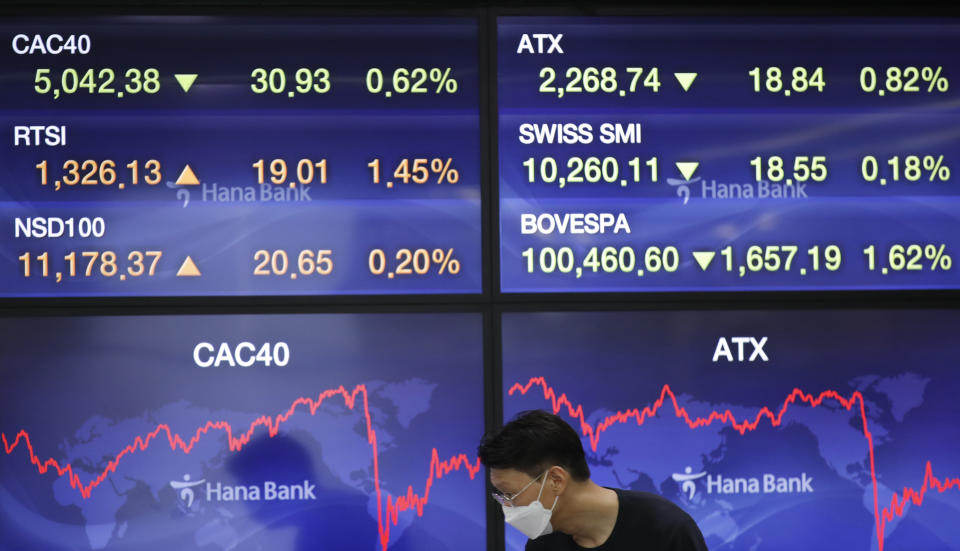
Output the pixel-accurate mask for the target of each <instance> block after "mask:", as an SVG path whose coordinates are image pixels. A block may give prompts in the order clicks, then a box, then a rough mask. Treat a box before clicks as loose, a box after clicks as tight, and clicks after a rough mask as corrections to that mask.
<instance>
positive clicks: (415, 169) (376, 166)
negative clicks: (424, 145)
mask: <svg viewBox="0 0 960 551" xmlns="http://www.w3.org/2000/svg"><path fill="white" fill-rule="evenodd" d="M380 165H381V163H380V159H374V160H372V161H370V162H369V163H367V166H368V167H369V168H370V170H371V172H372V176H373V183H374V184H379V183H380V180H381V174H380ZM452 165H453V159H451V158H450V157H447V158H446V159H441V158H433V159H401V160H400V162H399V163H397V166H396V168H395V169H394V171H393V179H391V180H388V181H387V183H386V186H387V189H392V188H393V186H394V183H395V182H400V183H404V184H410V183H414V184H426V183H428V182H431V181H432V182H435V183H437V184H456V183H457V182H459V181H460V172H459V171H458V170H457V169H456V168H453V166H452Z"/></svg>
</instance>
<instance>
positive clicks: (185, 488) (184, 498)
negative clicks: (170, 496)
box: [170, 474, 206, 510]
mask: <svg viewBox="0 0 960 551" xmlns="http://www.w3.org/2000/svg"><path fill="white" fill-rule="evenodd" d="M204 482H206V479H204V478H201V479H200V480H197V481H196V482H191V481H190V475H189V474H185V475H183V480H171V481H170V487H171V488H173V489H174V490H179V491H180V492H179V494H178V495H179V497H180V501H181V503H183V504H184V505H186V508H187V509H188V510H189V509H190V507H191V506H192V505H193V500H194V498H195V497H196V496H195V495H194V493H193V488H194V487H196V486H199V485H201V484H203V483H204Z"/></svg>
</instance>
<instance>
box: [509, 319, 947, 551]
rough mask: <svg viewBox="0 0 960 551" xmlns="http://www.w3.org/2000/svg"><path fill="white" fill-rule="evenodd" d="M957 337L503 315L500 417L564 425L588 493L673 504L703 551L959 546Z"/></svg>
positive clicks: (919, 325)
mask: <svg viewBox="0 0 960 551" xmlns="http://www.w3.org/2000/svg"><path fill="white" fill-rule="evenodd" d="M958 323H960V315H958V314H957V312H956V311H949V310H895V311H893V310H829V311H823V310H821V311H776V312H774V311H666V312H643V313H636V312H607V313H596V312H580V313H570V312H567V313H507V314H504V317H503V323H502V326H503V392H504V397H503V404H504V420H505V421H506V420H509V419H510V418H511V417H512V416H514V415H515V414H516V413H518V412H520V411H522V410H529V409H545V410H547V411H553V412H555V413H557V414H558V415H560V416H562V417H563V418H564V419H565V420H566V421H568V422H569V423H570V424H571V426H573V427H574V429H575V430H577V431H578V432H580V434H582V439H581V441H582V442H583V445H584V449H585V450H586V451H587V460H588V464H589V466H590V469H591V477H592V479H593V480H594V481H595V482H597V483H598V484H601V485H604V486H612V487H618V488H628V489H635V490H642V491H647V492H653V493H657V494H660V495H663V496H664V497H666V498H668V499H670V500H672V501H674V502H675V503H677V504H678V505H679V506H681V507H682V508H683V509H685V510H686V511H687V512H688V513H689V514H690V515H691V516H692V517H693V518H694V519H695V520H696V522H697V524H698V525H699V527H700V529H701V531H702V532H703V534H704V537H705V539H706V542H707V545H708V547H709V548H710V549H711V550H754V551H763V550H770V551H790V550H798V551H799V550H802V549H873V550H878V549H879V550H880V551H883V550H886V551H892V550H895V549H896V550H903V551H941V550H942V551H947V550H952V549H957V548H958V547H960V528H958V526H957V523H956V518H957V514H958V513H960V444H958V442H960V428H958V426H957V423H956V419H957V418H958V415H960V406H958V405H957V400H956V394H957V392H958V391H960V384H958V379H957V376H956V371H957V358H958V344H957V341H956V338H955V334H956V327H957V326H958ZM560 499H561V500H562V499H563V498H562V497H561V498H560ZM506 530H507V532H506V535H507V548H508V549H523V545H524V542H525V538H524V536H523V535H522V534H521V533H520V532H518V531H517V530H513V529H511V528H509V527H508V528H507V529H506Z"/></svg>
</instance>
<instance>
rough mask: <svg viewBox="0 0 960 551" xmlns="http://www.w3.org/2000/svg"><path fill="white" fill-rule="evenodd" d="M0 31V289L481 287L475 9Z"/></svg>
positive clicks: (39, 25) (180, 291) (30, 21)
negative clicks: (471, 13)
mask: <svg viewBox="0 0 960 551" xmlns="http://www.w3.org/2000/svg"><path fill="white" fill-rule="evenodd" d="M0 29H2V32H0V35H2V36H3V37H4V44H5V47H4V48H2V49H0V52H2V53H0V80H2V82H3V86H2V87H0V100H2V107H0V126H2V127H3V129H4V136H6V138H5V142H6V143H5V144H3V146H2V147H0V218H2V220H3V228H4V230H3V237H2V241H0V264H2V266H0V289H2V292H0V294H2V295H3V296H8V297H50V296H89V297H94V296H205V295H240V296H248V295H341V294H346V295H357V294H360V295H363V294H384V295H395V294H410V293H412V294H432V293H464V294H466V293H470V294H473V293H480V292H482V281H481V277H482V266H481V235H482V232H481V205H480V200H481V184H480V144H479V142H480V123H479V120H480V113H479V106H478V104H479V100H478V95H479V94H478V89H479V85H478V79H479V74H478V56H479V53H478V52H479V49H478V36H477V34H478V30H477V22H476V20H475V19H472V18H434V17H418V18H403V17H366V18H343V17H327V18H311V17H299V18H277V17H247V18H241V17H208V16H196V17H153V16H152V17H98V18H93V17H90V18H70V19H67V18H56V19H54V18H22V19H19V18H7V19H5V20H4V21H3V22H2V23H0Z"/></svg>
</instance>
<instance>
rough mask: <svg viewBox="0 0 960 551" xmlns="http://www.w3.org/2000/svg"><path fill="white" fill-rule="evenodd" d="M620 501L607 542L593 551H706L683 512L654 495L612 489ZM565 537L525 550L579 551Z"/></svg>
mask: <svg viewBox="0 0 960 551" xmlns="http://www.w3.org/2000/svg"><path fill="white" fill-rule="evenodd" d="M613 491H615V492H617V498H618V499H619V500H620V511H619V512H618V513H617V522H616V524H614V526H613V532H612V533H611V534H610V537H609V538H607V541H605V542H603V545H600V546H599V547H591V548H589V549H591V550H593V551H707V544H706V543H704V541H703V534H701V533H700V529H699V528H697V524H696V523H695V522H694V521H693V519H692V518H690V515H688V514H687V513H686V512H684V510H683V509H681V508H680V507H677V506H676V505H674V504H673V503H672V502H670V501H669V500H667V499H664V498H662V497H660V496H658V495H655V494H648V493H646V492H632V491H628V490H618V489H615V488H614V489H613ZM581 549H587V548H586V547H580V546H579V545H577V544H576V542H574V541H573V538H572V537H570V536H568V535H567V534H563V533H560V532H554V533H552V534H547V535H546V536H541V537H539V538H537V539H535V540H529V541H528V542H527V547H526V551H579V550H581Z"/></svg>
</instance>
